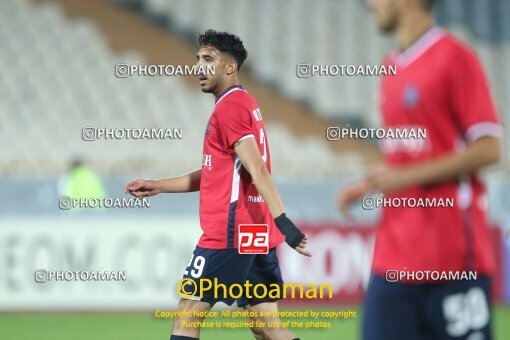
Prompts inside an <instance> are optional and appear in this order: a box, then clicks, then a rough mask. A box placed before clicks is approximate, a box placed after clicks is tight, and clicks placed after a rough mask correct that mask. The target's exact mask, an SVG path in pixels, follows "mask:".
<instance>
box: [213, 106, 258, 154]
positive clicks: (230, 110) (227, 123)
mask: <svg viewBox="0 0 510 340" xmlns="http://www.w3.org/2000/svg"><path fill="white" fill-rule="evenodd" d="M251 118H252V115H251V112H250V109H249V108H248V107H247V106H246V105H243V104H242V103H240V102H235V101H229V102H227V103H225V104H224V106H223V107H222V108H221V111H220V112H219V114H218V122H219V126H220V131H221V136H222V139H223V144H224V145H225V146H227V147H228V148H231V147H233V145H234V143H235V142H237V141H238V140H239V139H241V138H242V137H244V136H247V135H254V131H253V128H252V124H251Z"/></svg>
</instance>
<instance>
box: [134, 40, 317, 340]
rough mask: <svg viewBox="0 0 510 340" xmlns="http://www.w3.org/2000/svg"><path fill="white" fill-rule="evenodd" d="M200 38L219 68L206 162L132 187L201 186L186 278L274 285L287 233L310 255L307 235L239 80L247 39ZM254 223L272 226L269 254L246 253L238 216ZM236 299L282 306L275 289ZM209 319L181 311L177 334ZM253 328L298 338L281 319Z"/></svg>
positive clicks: (204, 55)
mask: <svg viewBox="0 0 510 340" xmlns="http://www.w3.org/2000/svg"><path fill="white" fill-rule="evenodd" d="M199 44H200V49H199V51H198V54H197V65H198V66H208V65H213V66H214V69H215V72H214V75H211V74H201V75H200V77H199V80H200V86H201V88H202V92H205V93H212V94H213V95H214V97H215V99H216V105H215V108H214V110H213V112H212V114H211V117H210V119H209V123H208V124H207V127H206V129H205V136H204V148H203V157H202V168H201V169H199V170H196V171H194V172H192V173H189V174H187V175H184V176H179V177H173V178H167V179H160V180H144V179H135V180H133V181H131V182H129V183H128V184H127V185H126V192H130V193H131V194H132V195H134V196H136V197H146V196H153V195H156V194H159V193H162V192H165V193H174V192H191V191H200V225H201V227H202V230H203V234H202V237H201V238H200V240H199V242H198V246H197V247H196V249H195V251H194V253H193V257H192V259H191V260H190V262H189V264H188V267H187V268H186V271H185V275H184V278H186V279H192V280H195V281H198V280H199V279H210V280H211V281H212V280H213V279H214V278H217V279H218V281H219V283H221V284H225V285H226V286H227V287H228V286H230V285H232V284H240V285H244V283H245V282H246V281H247V280H248V281H249V282H250V284H253V285H256V284H264V285H266V286H267V288H268V289H269V285H271V284H283V280H282V276H281V273H280V267H279V264H278V258H277V257H276V246H278V245H279V244H280V243H281V242H282V241H283V240H284V238H285V242H286V243H287V244H289V245H290V246H291V247H292V248H294V249H295V250H296V251H297V252H298V253H300V254H303V255H306V256H311V254H310V253H308V252H307V251H306V250H305V245H306V243H307V236H306V235H304V234H303V233H301V232H300V231H299V229H298V228H297V227H296V226H295V225H294V223H292V222H291V221H290V220H289V219H288V218H287V217H286V215H285V208H284V206H283V203H282V200H281V198H280V195H279V193H278V191H277V189H276V187H275V185H274V183H273V180H272V178H271V175H270V171H271V160H270V156H269V146H268V141H267V137H266V132H265V129H264V122H263V120H262V115H261V113H260V108H259V106H258V104H257V102H256V101H255V99H254V98H253V97H252V96H251V95H250V94H249V93H248V92H247V91H246V90H244V89H243V88H242V86H241V85H240V83H239V78H238V72H239V69H240V68H241V66H242V64H243V62H244V60H245V59H246V57H247V52H246V50H245V48H244V46H243V43H242V41H241V40H240V39H239V38H238V37H237V36H234V35H232V34H229V33H225V32H217V31H213V30H209V31H206V32H205V33H204V34H202V35H200V37H199ZM273 219H274V221H273ZM250 223H251V224H267V225H268V226H269V234H268V238H269V240H268V242H269V248H270V250H269V253H268V254H239V252H238V249H237V247H238V241H239V235H238V227H239V224H250ZM282 234H283V236H284V237H282ZM197 283H198V282H197ZM211 293H212V292H211ZM252 295H253V294H252ZM219 301H222V302H224V303H226V304H228V305H231V304H232V303H233V302H234V299H232V298H231V297H227V298H226V299H224V298H222V297H221V296H220V297H218V296H213V295H212V294H210V295H209V294H203V296H201V297H200V296H190V297H189V299H181V300H180V302H179V305H178V307H177V311H178V312H184V311H188V312H189V311H202V312H203V311H208V310H210V309H211V307H212V306H213V305H214V304H215V303H216V302H219ZM237 304H238V306H241V307H245V308H246V309H247V310H248V311H251V312H271V314H272V313H274V312H277V311H278V306H277V302H276V299H272V298H270V297H266V298H263V299H257V298H255V297H254V296H253V298H251V299H248V298H246V297H242V298H240V299H237ZM203 319H204V318H201V317H196V316H194V315H190V316H183V317H180V318H176V319H175V321H174V324H173V332H172V334H173V335H172V337H171V340H179V339H198V337H199V335H200V327H199V326H197V327H186V326H185V323H186V322H187V323H197V322H202V321H203ZM254 320H255V321H256V320H259V321H261V322H265V323H266V324H267V323H270V322H271V323H274V322H279V319H278V317H258V318H254ZM183 322H184V323H183ZM252 332H253V334H254V336H255V338H257V339H284V340H290V339H296V338H295V337H294V336H293V335H292V333H291V332H290V331H289V330H288V329H286V328H281V327H277V328H266V327H264V328H257V327H254V328H252Z"/></svg>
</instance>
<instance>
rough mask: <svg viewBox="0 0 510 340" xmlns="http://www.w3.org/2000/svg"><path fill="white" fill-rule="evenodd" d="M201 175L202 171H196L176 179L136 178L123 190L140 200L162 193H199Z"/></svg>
mask: <svg viewBox="0 0 510 340" xmlns="http://www.w3.org/2000/svg"><path fill="white" fill-rule="evenodd" d="M201 173H202V169H198V170H195V171H193V172H190V173H188V174H185V175H182V176H177V177H170V178H162V179H156V180H152V179H143V178H136V179H134V180H132V181H130V182H128V183H127V184H126V186H125V188H124V189H125V192H126V193H130V194H131V195H133V196H135V197H140V198H141V197H149V196H154V195H157V194H160V193H162V192H163V193H178V192H193V191H199V190H200V178H201Z"/></svg>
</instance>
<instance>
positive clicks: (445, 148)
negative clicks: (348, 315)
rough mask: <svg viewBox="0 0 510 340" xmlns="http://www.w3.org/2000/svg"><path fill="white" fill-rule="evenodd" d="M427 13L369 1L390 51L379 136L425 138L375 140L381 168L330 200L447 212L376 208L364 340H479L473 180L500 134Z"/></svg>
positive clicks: (481, 287) (486, 257)
mask: <svg viewBox="0 0 510 340" xmlns="http://www.w3.org/2000/svg"><path fill="white" fill-rule="evenodd" d="M433 3H434V0H371V1H370V7H371V9H372V11H373V12H374V14H375V18H376V21H377V25H378V27H379V29H380V30H381V31H382V32H384V33H388V34H390V35H391V36H392V37H393V38H394V39H395V40H396V42H397V44H398V52H395V53H391V54H390V55H389V56H388V57H387V59H386V60H385V64H386V65H396V66H397V74H396V75H394V76H384V77H382V86H381V93H380V111H381V114H382V122H383V127H384V128H386V129H394V130H395V129H399V128H400V129H409V130H411V129H416V130H417V129H422V131H423V130H424V131H426V138H425V139H424V140H398V139H393V140H382V141H381V142H382V145H381V149H382V153H383V158H384V165H383V166H380V167H378V168H375V169H372V170H371V172H370V174H369V176H368V177H367V178H366V179H365V180H363V181H361V182H360V183H358V184H355V185H352V186H350V187H347V188H345V189H344V190H341V191H340V193H339V196H338V201H339V205H340V209H341V210H342V211H344V212H345V211H346V209H348V207H349V206H350V205H351V204H353V203H354V202H355V201H357V200H360V199H361V198H362V197H364V196H366V195H369V193H370V192H382V193H383V194H384V196H385V198H390V199H393V198H406V199H409V198H412V199H422V200H423V199H429V201H430V200H436V201H437V202H439V201H440V200H442V201H443V202H446V200H447V199H449V200H453V202H454V204H453V207H423V206H422V207H414V208H409V207H407V208H406V207H392V206H384V207H383V211H382V220H381V222H380V226H379V228H378V229H377V232H376V244H375V250H374V258H373V264H372V273H373V275H372V277H371V279H370V282H369V286H368V289H367V294H366V297H365V306H364V319H363V338H364V339H367V340H371V339H377V340H385V339H388V340H389V339H391V340H394V339H485V340H486V339H490V338H491V321H490V320H491V311H490V290H489V288H490V278H491V275H492V273H493V271H494V270H495V267H494V261H493V254H492V249H491V244H490V239H489V227H488V222H487V206H486V198H485V187H484V184H483V182H482V181H481V180H480V178H479V176H478V175H477V171H478V170H479V169H481V168H483V167H485V166H488V165H490V164H493V163H496V162H498V160H499V158H500V134H501V131H502V129H501V125H500V121H499V116H498V113H497V111H496V108H495V105H494V102H493V99H492V98H491V94H490V91H489V86H488V83H487V80H486V77H485V75H484V72H483V70H482V67H481V65H480V62H479V60H478V58H477V57H476V55H475V53H474V52H473V51H472V50H471V49H470V48H469V47H467V46H466V45H464V44H463V43H461V42H460V41H458V40H457V39H456V38H454V37H453V36H452V35H450V34H449V33H448V32H446V31H445V30H443V29H440V28H438V27H436V26H435V24H434V20H433V17H432V15H431V8H432V7H433ZM420 271H421V272H422V273H423V272H425V271H436V272H437V273H439V274H441V275H442V273H444V272H446V273H448V272H453V273H455V272H461V273H463V272H469V271H473V272H476V279H475V280H465V279H457V278H455V279H453V280H451V279H450V280H433V279H431V277H429V279H422V278H423V274H422V276H421V277H420V279H418V275H417V276H416V277H415V276H413V274H412V273H418V272H420ZM402 272H404V275H402V274H401V273H402ZM408 273H411V274H409V275H408ZM436 278H437V274H436ZM397 279H402V280H401V281H400V282H394V281H396V280H397Z"/></svg>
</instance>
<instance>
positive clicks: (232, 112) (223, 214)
mask: <svg viewBox="0 0 510 340" xmlns="http://www.w3.org/2000/svg"><path fill="white" fill-rule="evenodd" d="M243 138H254V139H255V141H256V143H257V144H258V147H259V150H260V154H261V155H262V158H263V159H264V161H265V162H266V165H267V168H268V170H269V171H270V172H271V158H270V156H269V146H268V142H267V137H266V132H265V130H264V122H263V120H262V115H261V112H260V108H259V105H258V104H257V102H256V101H255V99H254V98H253V97H252V96H251V95H250V94H249V93H248V92H246V91H245V90H243V89H242V88H241V87H240V86H234V87H231V88H229V89H227V90H226V91H225V92H224V93H223V94H221V95H220V96H219V97H218V98H217V100H216V106H215V108H214V110H213V112H212V114H211V117H210V118H209V123H208V124H207V128H206V131H205V137H204V149H203V150H204V151H203V158H202V174H201V179H200V225H201V227H202V230H203V232H204V233H203V234H202V237H201V238H200V240H199V242H198V245H199V246H200V247H203V248H210V249H226V248H237V242H238V229H239V224H245V223H257V224H258V223H260V224H267V225H268V226H269V248H272V247H275V246H277V245H279V244H280V243H281V242H282V241H283V237H282V235H281V233H280V231H279V230H278V229H277V228H276V226H275V225H274V221H273V218H272V217H271V214H270V212H269V208H268V207H267V205H266V204H265V203H264V201H263V200H262V197H261V196H260V194H259V193H258V191H257V189H256V188H255V185H254V184H253V180H252V178H251V176H250V174H249V173H248V171H246V169H245V168H244V167H243V166H242V164H241V161H240V160H239V158H238V157H237V155H236V153H235V152H234V143H236V142H237V141H239V140H240V139H243Z"/></svg>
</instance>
